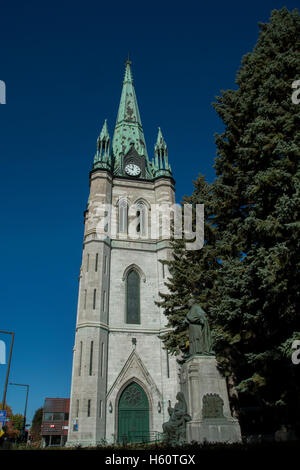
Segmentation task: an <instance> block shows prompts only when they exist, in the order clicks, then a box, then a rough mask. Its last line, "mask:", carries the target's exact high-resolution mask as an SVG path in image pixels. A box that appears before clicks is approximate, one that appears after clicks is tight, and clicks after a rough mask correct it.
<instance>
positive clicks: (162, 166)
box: [153, 127, 172, 176]
mask: <svg viewBox="0 0 300 470" xmlns="http://www.w3.org/2000/svg"><path fill="white" fill-rule="evenodd" d="M154 153H155V161H154V162H153V167H154V172H155V176H171V174H172V170H171V166H170V165H169V162H168V147H167V144H166V141H165V139H164V137H163V134H162V131H161V128H160V127H159V128H158V134H157V140H156V144H155V147H154Z"/></svg>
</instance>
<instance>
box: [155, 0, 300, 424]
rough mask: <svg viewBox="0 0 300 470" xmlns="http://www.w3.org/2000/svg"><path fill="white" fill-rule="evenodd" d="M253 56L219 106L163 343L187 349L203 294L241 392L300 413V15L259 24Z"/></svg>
mask: <svg viewBox="0 0 300 470" xmlns="http://www.w3.org/2000/svg"><path fill="white" fill-rule="evenodd" d="M259 27H260V34H259V38H258V41H257V44H256V45H255V47H254V49H253V52H251V53H249V54H246V55H245V56H244V57H243V59H242V65H241V67H240V69H239V71H238V73H237V78H236V84H237V89H236V90H227V91H222V94H221V96H219V97H217V102H216V103H214V108H215V109H216V111H217V113H218V114H219V116H220V117H221V119H222V120H223V122H224V125H225V128H224V132H223V133H222V134H220V135H216V145H217V157H216V159H215V166H214V167H215V170H216V180H215V181H214V183H212V184H211V185H208V184H207V183H205V181H204V178H203V176H201V175H200V176H199V177H198V180H197V181H196V182H195V183H194V185H195V189H194V192H193V195H192V196H191V197H190V198H186V201H188V202H192V203H204V205H205V244H204V247H203V248H202V250H199V251H198V252H197V251H190V252H187V251H185V250H184V246H183V243H182V242H180V241H175V242H174V249H175V256H174V260H173V261H170V262H169V263H168V264H169V269H170V272H171V277H170V279H169V282H168V284H167V285H168V287H169V289H170V294H164V295H162V296H161V297H162V301H161V303H160V305H161V306H162V307H163V308H164V310H165V313H166V315H167V317H168V319H169V326H170V327H172V331H171V332H170V333H167V334H165V336H164V341H165V344H166V347H167V348H168V349H169V351H171V352H173V353H177V354H178V352H179V350H181V351H184V350H185V344H186V340H187V335H186V331H182V330H180V323H181V321H182V319H183V318H184V315H185V314H186V311H187V306H186V302H187V299H188V297H189V296H190V295H191V293H192V292H193V291H194V290H195V288H196V289H197V292H198V293H197V298H198V301H199V303H200V304H201V306H202V307H203V308H204V310H205V311H207V313H208V315H209V317H210V321H211V325H212V327H213V331H214V339H215V348H214V349H215V350H216V352H217V357H218V360H219V364H220V366H221V367H222V368H223V370H224V372H225V374H226V375H228V376H230V377H231V378H232V377H233V378H234V381H235V384H236V389H237V390H238V391H239V393H240V394H248V395H251V394H252V395H254V396H257V397H258V398H259V399H260V402H263V403H265V404H266V405H269V406H277V404H278V405H279V404H280V405H281V406H285V407H286V409H287V410H288V412H289V413H290V416H291V417H293V416H295V413H294V411H295V410H296V409H297V407H298V412H300V410H299V398H298V397H299V392H300V388H299V384H300V381H299V372H300V370H299V369H300V367H298V368H297V366H295V365H294V364H293V363H292V361H291V354H292V348H291V345H292V339H293V338H296V332H299V331H300V322H299V312H300V309H299V307H300V305H299V303H300V302H299V299H300V295H299V293H300V288H299V286H300V223H299V220H300V217H299V215H300V214H299V208H300V168H299V157H300V106H299V105H295V104H294V103H293V102H292V100H291V95H292V92H293V89H292V87H291V85H292V83H293V81H295V80H298V79H299V78H300V53H299V51H300V17H299V14H298V12H297V11H296V10H294V11H293V12H289V11H288V10H287V9H286V8H283V9H281V10H279V11H277V10H274V11H273V12H272V14H271V18H270V22H269V23H267V24H260V25H259Z"/></svg>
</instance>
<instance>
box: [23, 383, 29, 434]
mask: <svg viewBox="0 0 300 470" xmlns="http://www.w3.org/2000/svg"><path fill="white" fill-rule="evenodd" d="M26 387H27V392H26V401H25V411H24V431H26V411H27V402H28V393H29V385H26Z"/></svg>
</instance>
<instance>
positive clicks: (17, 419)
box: [11, 413, 24, 431]
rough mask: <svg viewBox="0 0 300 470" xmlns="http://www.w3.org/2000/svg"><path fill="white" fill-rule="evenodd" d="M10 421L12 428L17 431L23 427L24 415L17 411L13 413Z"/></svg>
mask: <svg viewBox="0 0 300 470" xmlns="http://www.w3.org/2000/svg"><path fill="white" fill-rule="evenodd" d="M11 422H12V425H13V428H14V429H16V430H17V431H22V429H23V427H24V416H23V415H22V414H20V413H17V414H15V415H13V417H12V419H11Z"/></svg>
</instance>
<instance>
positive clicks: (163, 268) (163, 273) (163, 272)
mask: <svg viewBox="0 0 300 470" xmlns="http://www.w3.org/2000/svg"><path fill="white" fill-rule="evenodd" d="M162 277H163V279H164V278H165V265H164V263H162Z"/></svg>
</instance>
